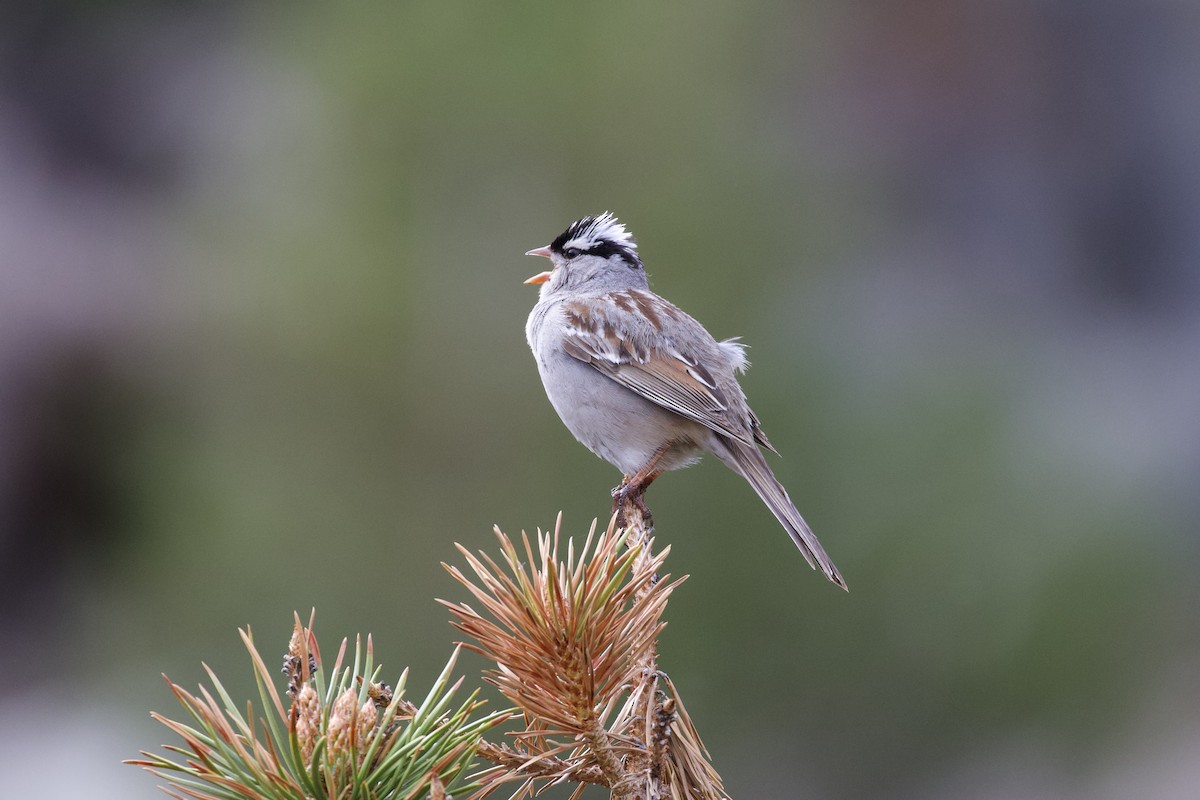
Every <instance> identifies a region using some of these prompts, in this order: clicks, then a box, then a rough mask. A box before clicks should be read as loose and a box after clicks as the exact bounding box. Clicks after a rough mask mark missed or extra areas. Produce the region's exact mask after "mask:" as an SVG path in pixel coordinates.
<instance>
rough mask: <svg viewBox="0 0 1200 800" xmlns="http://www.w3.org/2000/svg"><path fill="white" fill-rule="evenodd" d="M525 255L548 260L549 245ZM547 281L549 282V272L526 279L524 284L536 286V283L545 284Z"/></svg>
mask: <svg viewBox="0 0 1200 800" xmlns="http://www.w3.org/2000/svg"><path fill="white" fill-rule="evenodd" d="M525 255H527V256H541V257H542V258H549V257H550V245H546V246H545V247H539V248H537V249H536V250H530V251H529V252H528V253H526V254H525ZM548 280H550V272H549V271H546V272H539V273H538V274H537V275H534V276H533V277H532V278H529V279H527V280H526V281H525V283H527V284H538V283H545V282H546V281H548Z"/></svg>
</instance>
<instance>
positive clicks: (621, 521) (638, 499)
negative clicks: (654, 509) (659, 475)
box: [612, 475, 654, 533]
mask: <svg viewBox="0 0 1200 800" xmlns="http://www.w3.org/2000/svg"><path fill="white" fill-rule="evenodd" d="M636 478H637V476H629V475H627V476H625V480H623V481H621V485H620V486H617V487H616V488H614V489H613V490H612V498H613V512H614V513H615V514H616V515H617V527H618V528H628V527H630V524H631V523H633V524H636V523H639V522H640V524H639V525H638V527H640V528H642V529H643V530H644V531H645V532H646V533H650V531H652V530H654V517H653V515H651V513H650V509H649V508H647V507H646V501H645V499H644V497H643V496H644V495H645V492H646V487H647V486H648V485H649V481H642V480H636ZM630 511H636V516H637V517H639V518H640V519H631V517H633V516H634V515H633V514H631V513H630Z"/></svg>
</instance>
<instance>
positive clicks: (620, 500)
mask: <svg viewBox="0 0 1200 800" xmlns="http://www.w3.org/2000/svg"><path fill="white" fill-rule="evenodd" d="M670 449H671V444H670V443H667V444H664V445H663V446H662V447H660V448H658V449H657V450H655V451H654V453H653V455H651V456H650V460H649V461H648V462H646V466H644V467H642V468H641V469H639V470H638V471H637V472H635V473H633V474H632V475H626V476H625V477H624V479H623V480H622V481H621V485H620V486H618V487H617V488H615V489H613V490H612V496H613V511H615V512H617V525H618V526H619V527H622V528H623V527H626V524H625V523H626V520H625V503H626V502H628V503H631V504H632V505H633V507H634V508H636V509H637V510H638V512H639V513H640V514H641V517H642V522H643V525H644V526H645V529H646V530H647V531H650V530H652V529H653V528H654V523H653V519H654V518H653V516H652V515H651V514H650V509H649V508H647V507H646V501H645V500H644V499H643V498H642V495H644V494H645V493H646V489H647V488H649V486H650V484H652V483H654V479H655V478H657V477H658V476H659V475H661V474H662V470H660V469H658V464H659V462H660V461H662V459H663V456H665V455H666V454H667V451H669V450H670Z"/></svg>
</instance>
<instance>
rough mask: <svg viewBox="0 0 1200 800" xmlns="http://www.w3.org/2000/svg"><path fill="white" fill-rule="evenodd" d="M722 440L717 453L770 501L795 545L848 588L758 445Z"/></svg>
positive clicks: (770, 507)
mask: <svg viewBox="0 0 1200 800" xmlns="http://www.w3.org/2000/svg"><path fill="white" fill-rule="evenodd" d="M723 444H724V445H725V446H726V454H721V453H718V454H717V455H718V456H719V457H721V460H722V461H724V462H725V464H726V465H727V466H728V467H729V468H730V469H732V470H733V471H734V472H736V473H738V474H739V475H741V476H742V477H743V478H745V479H746V480H747V481H748V482H749V483H750V485H751V486H753V487H754V491H755V492H756V493H757V494H758V496H759V497H760V498H762V501H763V502H764V503H766V504H767V508H769V509H771V513H772V514H774V515H775V518H776V519H777V520H779V522H780V524H782V525H783V527H784V529H785V530H787V532H788V536H791V537H792V541H793V542H795V543H796V547H798V548H800V552H801V554H802V555H803V556H804V558H805V560H806V561H808V565H809V566H810V567H813V568H816V567H817V566H818V565H819V566H820V567H821V571H822V572H824V573H825V577H826V578H829V580H831V581H833V582H834V583H836V584H837V585H838V586H840V587H842V588H843V589H847V586H846V581H845V580H843V579H842V574H841V573H840V572H838V568H837V567H835V566H834V565H833V561H832V560H831V559H830V558H829V556H828V555H826V554H825V548H824V547H821V543H820V542H819V541H817V536H816V534H814V533H813V532H812V529H810V528H809V527H808V523H806V522H805V521H804V517H802V516H800V512H799V511H797V510H796V506H795V504H793V503H792V499H791V498H790V497H788V493H787V490H785V489H784V488H783V485H782V484H781V483H780V482H779V481H778V480H776V478H775V473H773V472H771V467H770V466H769V465H768V464H767V460H766V459H765V458H763V455H762V453H760V452H759V450H758V448H757V447H750V446H747V445H745V444H742V443H740V442H735V441H730V440H728V439H724V440H723Z"/></svg>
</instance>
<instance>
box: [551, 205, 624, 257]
mask: <svg viewBox="0 0 1200 800" xmlns="http://www.w3.org/2000/svg"><path fill="white" fill-rule="evenodd" d="M588 219H589V218H588V217H584V218H583V219H581V220H579V221H578V222H576V223H575V225H572V226H571V227H572V228H573V227H575V226H576V225H580V224H581V223H582V224H583V227H582V229H581V230H580V231H579V232H578V234H576V235H575V236H573V237H572V238H571V240H570V241H569V242H567V244H566V246H567V247H578V248H579V249H580V250H589V249H591V248H592V247H594V246H595V245H597V244H599V243H600V242H602V241H610V242H615V243H617V244H620V245H623V246H625V247H628V248H629V249H631V250H636V249H637V242H635V241H634V240H633V234H631V233H629V231H627V230H625V225H624V224H623V223H621V222H618V221H617V218H616V217H614V216H613V215H612V213H611V212H609V211H605V212H604V213H603V214H601V215H600V216H598V217H592V218H591V219H590V221H588Z"/></svg>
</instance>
